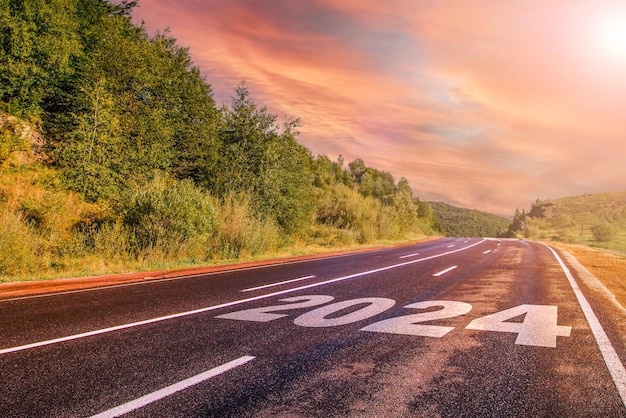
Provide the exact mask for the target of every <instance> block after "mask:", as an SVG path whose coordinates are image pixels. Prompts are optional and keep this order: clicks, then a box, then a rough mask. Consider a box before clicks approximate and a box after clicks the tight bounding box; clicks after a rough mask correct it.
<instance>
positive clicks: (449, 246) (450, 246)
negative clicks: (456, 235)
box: [446, 244, 455, 248]
mask: <svg viewBox="0 0 626 418" xmlns="http://www.w3.org/2000/svg"><path fill="white" fill-rule="evenodd" d="M454 246H455V244H451V245H448V246H447V247H446V248H452V247H454Z"/></svg>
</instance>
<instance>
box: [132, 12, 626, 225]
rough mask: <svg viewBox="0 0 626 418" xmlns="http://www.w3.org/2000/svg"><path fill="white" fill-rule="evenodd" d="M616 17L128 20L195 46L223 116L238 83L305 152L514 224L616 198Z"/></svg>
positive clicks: (146, 15) (169, 16)
mask: <svg viewBox="0 0 626 418" xmlns="http://www.w3.org/2000/svg"><path fill="white" fill-rule="evenodd" d="M615 4H616V2H614V1H610V0H600V1H595V0H556V1H550V2H528V1H525V0H509V1H500V0H446V1H437V0H434V1H431V2H415V1H410V0H393V1H386V2H378V1H360V0H358V1H357V0H341V1H340V0H318V1H310V2H279V1H264V2H258V1H244V0H233V1H228V2H224V1H216V0H214V1H192V0H188V1H182V2H177V3H176V4H171V5H170V4H168V3H166V2H159V1H156V0H142V1H141V2H140V7H139V8H138V9H136V11H135V18H136V19H144V20H145V22H146V24H147V27H148V28H149V29H150V30H151V31H154V30H156V29H163V28H165V27H170V28H171V31H172V34H173V35H174V36H175V37H176V38H177V39H178V40H179V43H180V44H182V45H185V46H189V47H190V51H191V54H192V57H193V58H194V61H195V64H196V65H197V66H198V67H199V68H200V69H201V70H202V71H203V73H204V74H205V75H206V77H207V81H208V82H209V83H210V84H211V85H212V87H213V89H214V91H215V97H216V100H217V101H218V103H220V102H225V103H226V104H228V102H229V97H230V95H231V92H232V91H233V88H234V87H235V86H236V85H237V84H238V83H239V82H240V81H241V80H242V79H245V80H246V81H247V83H248V86H249V87H250V89H251V91H252V94H253V96H254V98H255V100H257V101H258V102H259V103H260V104H262V105H265V106H267V107H268V109H269V110H270V111H271V112H273V113H276V114H277V115H279V116H280V117H282V116H296V117H300V118H301V120H302V122H303V127H302V135H301V136H300V140H301V142H302V143H304V144H305V145H306V146H307V147H309V148H310V149H311V150H312V151H313V152H314V153H316V154H317V153H323V154H327V155H328V156H329V157H331V158H336V157H337V156H338V155H339V154H342V155H343V156H344V157H345V158H346V160H347V161H350V160H351V159H353V158H357V157H359V158H363V159H364V160H365V162H366V163H367V164H368V165H372V166H374V167H377V168H379V169H381V170H386V171H390V172H392V173H393V174H394V176H396V178H399V177H401V176H403V177H406V178H408V179H409V181H410V183H411V185H412V186H413V187H414V190H415V192H416V194H417V195H418V196H419V197H420V198H423V199H436V200H444V201H448V202H452V203H455V204H458V205H461V206H466V207H472V208H478V209H483V210H489V211H492V212H496V213H502V214H512V213H513V211H514V209H515V207H527V206H528V205H529V203H530V202H531V201H534V199H535V198H537V197H539V198H546V197H560V196H565V195H573V194H578V193H585V192H599V191H609V190H623V189H624V183H623V181H622V179H623V178H624V174H626V173H625V171H624V170H625V169H624V168H623V163H622V162H621V160H622V159H623V155H624V154H625V151H626V145H624V144H626V141H624V139H626V138H624V136H625V134H624V132H623V129H622V127H623V126H624V124H623V117H622V114H623V109H624V108H626V85H624V83H623V82H622V81H623V80H624V75H625V74H626V71H623V70H626V62H625V63H624V65H623V66H622V64H621V63H619V62H611V61H610V60H609V58H608V57H602V56H601V54H600V53H598V48H595V45H594V44H593V42H592V39H593V35H594V30H595V29H594V28H595V26H594V25H596V26H597V23H594V19H593V18H592V17H594V16H601V15H602V13H600V11H602V10H608V9H610V8H611V7H615ZM611 10H613V9H611ZM598 19H600V18H598ZM594 48H595V49H594Z"/></svg>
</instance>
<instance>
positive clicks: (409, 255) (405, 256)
mask: <svg viewBox="0 0 626 418" xmlns="http://www.w3.org/2000/svg"><path fill="white" fill-rule="evenodd" d="M418 255H420V253H414V254H407V255H403V256H400V257H398V258H409V257H415V256H418Z"/></svg>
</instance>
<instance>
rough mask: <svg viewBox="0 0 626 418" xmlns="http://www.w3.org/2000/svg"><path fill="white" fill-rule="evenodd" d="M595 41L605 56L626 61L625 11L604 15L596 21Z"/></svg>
mask: <svg viewBox="0 0 626 418" xmlns="http://www.w3.org/2000/svg"><path fill="white" fill-rule="evenodd" d="M596 41H597V43H598V48H600V50H601V52H602V54H604V55H605V56H606V57H607V58H610V59H616V60H619V61H626V11H620V13H612V14H611V15H607V16H604V18H603V19H601V20H600V21H599V22H598V28H597V38H596Z"/></svg>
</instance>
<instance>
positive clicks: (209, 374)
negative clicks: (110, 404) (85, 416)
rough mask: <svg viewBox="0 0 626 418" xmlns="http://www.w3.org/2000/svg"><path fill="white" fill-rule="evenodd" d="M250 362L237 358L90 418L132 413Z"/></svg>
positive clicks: (105, 417) (247, 358)
mask: <svg viewBox="0 0 626 418" xmlns="http://www.w3.org/2000/svg"><path fill="white" fill-rule="evenodd" d="M252 360H254V357H252V356H243V357H239V358H238V359H235V360H233V361H230V362H228V363H225V364H222V365H221V366H217V367H214V368H213V369H210V370H207V371H205V372H202V373H200V374H197V375H195V376H192V377H190V378H189V379H185V380H182V381H180V382H178V383H174V384H173V385H170V386H167V387H165V388H163V389H160V390H157V391H156V392H152V393H150V394H148V395H145V396H142V397H141V398H137V399H135V400H133V401H130V402H127V403H125V404H122V405H119V406H116V407H115V408H111V409H109V410H108V411H104V412H101V413H99V414H97V415H93V416H92V417H91V418H114V417H119V416H122V415H124V414H127V413H129V412H131V411H134V410H135V409H139V408H142V407H144V406H146V405H148V404H151V403H153V402H156V401H158V400H161V399H163V398H166V397H168V396H170V395H173V394H174V393H176V392H180V391H182V390H185V389H187V388H189V387H191V386H194V385H197V384H198V383H201V382H204V381H205V380H209V379H211V378H213V377H215V376H218V375H220V374H222V373H225V372H227V371H229V370H232V369H234V368H236V367H239V366H241V365H243V364H246V363H248V362H249V361H252Z"/></svg>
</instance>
